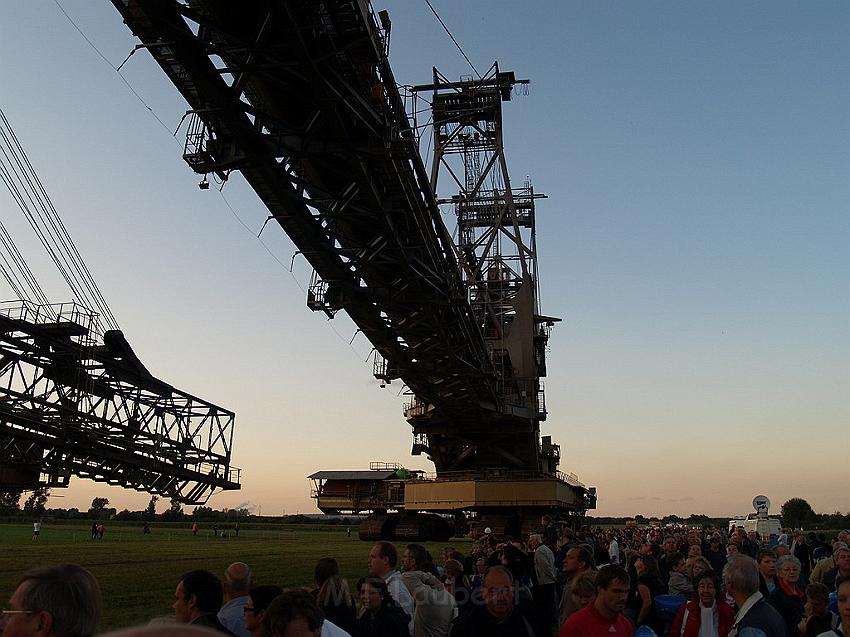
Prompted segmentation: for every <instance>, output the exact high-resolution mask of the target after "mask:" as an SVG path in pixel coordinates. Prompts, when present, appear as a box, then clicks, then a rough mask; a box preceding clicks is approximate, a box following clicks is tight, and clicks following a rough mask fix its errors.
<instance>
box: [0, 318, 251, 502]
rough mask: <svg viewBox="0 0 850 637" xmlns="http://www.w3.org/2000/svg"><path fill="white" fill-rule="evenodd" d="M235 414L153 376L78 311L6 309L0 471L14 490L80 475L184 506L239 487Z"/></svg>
mask: <svg viewBox="0 0 850 637" xmlns="http://www.w3.org/2000/svg"><path fill="white" fill-rule="evenodd" d="M234 419H235V415H234V413H233V412H231V411H228V410H225V409H222V408H221V407H217V406H216V405H213V404H211V403H209V402H206V401H204V400H201V399H199V398H197V397H195V396H191V395H189V394H187V393H185V392H181V391H179V390H177V389H175V388H174V387H172V386H170V385H168V384H166V383H164V382H162V381H160V380H158V379H156V378H154V377H153V376H152V375H151V374H150V373H149V372H148V371H147V370H146V369H145V368H144V367H143V366H142V364H141V363H140V362H139V361H138V359H137V358H136V357H135V354H134V353H133V351H132V349H131V348H130V346H129V345H128V344H127V342H126V340H124V337H123V335H122V334H121V332H118V331H115V330H112V331H106V332H104V333H101V332H100V329H99V325H98V320H97V315H95V314H92V313H90V312H87V311H86V310H84V309H82V308H81V307H80V306H78V305H76V304H64V305H54V306H51V307H50V308H45V307H44V306H38V305H33V304H31V303H27V302H17V303H14V304H11V303H5V304H2V305H0V472H2V476H0V478H2V480H0V482H2V483H3V484H4V486H5V487H6V488H15V487H18V488H33V487H34V486H36V485H39V484H40V485H44V486H53V487H56V486H58V487H64V486H67V485H68V482H69V480H70V477H71V475H76V476H80V477H84V478H89V479H92V480H95V481H99V482H107V483H109V484H113V485H118V486H122V487H127V488H132V489H137V490H139V491H147V492H149V493H155V494H160V495H163V496H166V497H169V498H174V499H176V500H179V501H181V502H185V503H197V502H204V501H205V500H206V499H207V498H208V497H209V495H210V494H211V493H212V491H213V490H214V489H216V488H221V489H238V488H239V470H238V469H235V468H233V467H231V466H230V450H231V444H232V438H233V425H234Z"/></svg>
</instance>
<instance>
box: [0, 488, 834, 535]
mask: <svg viewBox="0 0 850 637" xmlns="http://www.w3.org/2000/svg"><path fill="white" fill-rule="evenodd" d="M48 496H49V493H48V491H47V489H44V488H41V489H36V490H35V491H32V492H31V493H30V495H29V496H28V497H27V498H26V500H24V503H23V505H21V499H22V498H23V493H22V492H21V491H0V517H4V518H16V517H21V518H33V517H50V518H53V519H56V520H76V519H80V520H119V521H126V522H144V521H148V522H153V521H155V520H160V521H163V522H183V521H198V522H218V523H223V524H226V523H235V522H237V521H247V520H249V519H251V520H252V521H260V520H261V521H263V522H270V523H286V524H340V525H350V524H357V523H358V521H359V519H358V518H357V517H353V518H323V517H311V516H306V515H300V514H296V515H284V516H266V517H257V516H254V515H253V514H252V513H251V511H250V510H249V509H247V508H235V509H234V508H226V509H213V508H212V507H208V506H196V507H194V509H193V510H192V511H191V512H190V513H186V512H185V511H184V510H183V505H182V504H180V502H178V501H177V500H174V499H172V500H171V501H170V503H169V506H168V509H166V510H165V511H163V512H162V513H157V512H156V508H157V503H158V502H159V499H160V498H159V497H158V496H155V495H154V496H151V499H150V500H149V501H148V504H147V506H146V507H145V509H144V510H142V511H130V510H128V509H122V510H121V511H118V510H117V509H115V508H110V507H109V499H108V498H94V499H93V500H92V503H91V506H90V507H89V508H88V510H85V511H81V510H79V509H77V508H76V507H73V508H70V509H47V508H45V505H46V503H47V498H48ZM781 518H782V525H783V526H786V527H792V528H806V529H846V528H850V512H848V513H847V514H842V513H841V512H839V511H836V512H835V513H815V511H814V510H813V509H812V507H811V505H809V503H808V502H806V500H804V499H803V498H791V499H790V500H788V501H786V502H785V503H784V504H783V505H782V508H781ZM584 520H585V522H584V523H585V524H589V525H592V526H595V525H615V526H624V525H625V524H626V523H627V522H629V521H632V520H634V521H635V522H637V523H638V524H639V525H640V526H647V525H650V524H658V525H660V526H664V525H666V524H687V525H688V526H699V527H704V526H711V527H721V528H726V527H727V525H728V524H729V518H728V517H721V518H717V517H709V516H707V515H703V514H701V513H692V514H691V515H689V516H688V517H681V516H678V515H665V516H664V517H661V518H658V517H646V516H643V515H640V514H636V515H634V516H622V517H597V516H586V517H585V518H584Z"/></svg>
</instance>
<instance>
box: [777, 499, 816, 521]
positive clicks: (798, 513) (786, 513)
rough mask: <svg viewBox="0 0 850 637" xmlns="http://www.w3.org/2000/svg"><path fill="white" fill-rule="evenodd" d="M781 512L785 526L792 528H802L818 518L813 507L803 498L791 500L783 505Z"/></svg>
mask: <svg viewBox="0 0 850 637" xmlns="http://www.w3.org/2000/svg"><path fill="white" fill-rule="evenodd" d="M781 511H782V524H783V526H790V527H792V528H802V527H804V526H806V525H807V524H808V523H809V522H814V520H815V518H816V516H815V512H814V510H813V509H812V507H811V505H810V504H809V503H808V502H806V501H805V500H804V499H803V498H791V499H790V500H788V501H787V502H785V504H783V505H782V510H781Z"/></svg>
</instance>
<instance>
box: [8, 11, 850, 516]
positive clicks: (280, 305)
mask: <svg viewBox="0 0 850 637" xmlns="http://www.w3.org/2000/svg"><path fill="white" fill-rule="evenodd" d="M432 3H433V4H434V6H435V7H436V8H437V10H438V11H439V12H440V14H441V16H442V18H443V19H444V21H445V22H446V23H447V24H448V25H449V28H450V29H451V31H452V33H453V34H454V35H455V37H456V38H457V39H458V41H459V42H460V43H461V45H462V47H463V48H464V50H465V52H466V53H467V55H468V56H469V57H470V59H472V61H473V62H474V64H475V65H476V66H477V67H478V68H479V70H484V69H485V68H487V67H488V66H489V65H490V64H491V63H492V62H493V61H494V60H498V61H499V64H500V66H501V68H502V69H510V70H514V71H515V72H516V73H517V75H518V77H527V78H529V79H530V80H531V87H530V94H529V95H528V96H517V97H515V98H514V100H513V101H512V102H511V103H510V104H508V105H507V106H506V135H507V142H506V143H507V150H508V160H509V164H510V168H511V171H512V177H513V180H514V182H520V181H522V180H523V179H524V177H525V176H526V175H529V176H530V177H531V179H532V180H533V182H534V185H535V188H536V189H537V190H539V191H542V192H545V193H546V194H547V195H548V196H549V199H547V200H545V201H543V202H541V203H540V205H539V206H538V229H539V237H538V249H539V255H540V265H541V286H542V304H543V310H544V312H545V313H547V314H550V315H555V316H561V317H563V318H564V322H563V323H562V324H559V325H558V326H557V327H556V329H555V331H554V333H553V337H552V339H551V341H550V344H551V354H550V360H549V365H548V368H549V378H548V379H547V380H546V383H547V390H548V395H547V406H548V408H549V414H550V415H549V419H548V420H547V422H546V423H545V426H544V434H552V435H553V437H554V438H555V440H556V441H557V442H560V443H561V445H562V450H563V454H562V455H563V458H564V461H563V468H564V469H565V470H567V471H574V472H575V473H577V474H578V475H579V477H580V478H581V479H582V480H583V481H585V482H586V483H587V484H593V485H596V486H597V487H598V488H599V493H600V507H599V513H601V514H631V513H637V512H642V513H646V514H653V513H662V514H663V513H679V514H689V513H692V512H697V511H700V512H706V513H709V514H724V513H730V514H731V513H742V512H745V511H747V510H749V508H750V501H751V499H752V497H753V496H754V495H755V494H756V493H765V494H767V495H768V496H769V497H770V498H771V500H772V501H773V502H775V503H781V502H783V501H784V500H786V499H788V498H789V497H794V496H800V497H804V498H806V499H808V500H809V501H810V502H811V503H812V505H813V506H814V508H815V510H818V511H832V510H835V509H841V510H842V511H845V512H846V511H847V510H848V506H850V502H848V499H847V496H846V493H847V470H846V467H847V452H848V449H850V433H848V432H850V426H848V424H849V423H850V337H848V330H847V325H848V324H850V307H849V306H848V305H850V303H849V302H848V298H850V296H849V295H848V292H850V268H848V256H847V254H848V245H850V221H848V207H850V206H848V204H849V203H850V114H848V113H850V111H848V108H847V105H848V103H850V43H848V37H847V34H848V33H850V5H848V4H847V3H845V2H816V3H805V4H804V3H795V2H772V3H752V2H713V3H704V4H700V5H697V4H695V3H679V2H662V1H657V2H630V3H626V2H571V1H565V2H542V1H541V2H535V3H527V4H526V5H524V6H521V7H520V6H519V5H517V4H516V3H508V2H492V1H491V2H485V1H483V0H480V1H479V0H468V1H466V2H463V3H455V2H452V3H449V2H445V1H442V0H432ZM61 6H62V7H63V8H64V9H65V10H66V11H67V12H68V14H69V15H70V16H71V17H72V18H73V19H74V21H75V22H76V23H77V24H78V25H79V27H80V29H81V30H82V31H83V32H84V33H85V35H86V36H87V37H88V38H89V40H91V42H92V43H93V44H94V45H95V46H96V47H97V48H98V49H99V50H100V51H101V52H102V53H103V55H104V56H105V57H106V58H107V59H108V60H109V61H110V63H111V64H112V66H117V65H118V64H119V63H120V62H121V61H122V60H123V59H124V58H125V57H126V55H127V54H128V53H129V51H130V49H131V48H132V46H133V45H134V44H135V42H134V41H133V39H132V37H131V36H130V33H129V31H128V30H127V29H126V27H124V25H123V24H122V23H121V20H120V17H119V16H118V14H117V12H115V10H114V9H113V8H112V7H111V5H109V3H107V2H102V3H96V2H91V1H83V0H61ZM375 8H376V9H382V8H387V9H388V10H389V11H390V15H391V18H392V20H393V33H392V48H391V62H392V65H393V68H394V72H395V75H396V79H397V80H398V81H399V82H401V83H406V84H414V83H421V82H427V81H429V80H430V76H431V66H432V65H434V66H437V67H438V68H439V69H440V70H441V71H442V72H443V73H444V74H445V75H446V76H448V77H458V76H460V75H462V74H469V73H470V72H471V71H470V69H469V68H468V66H467V65H466V63H465V62H464V60H463V59H462V57H461V56H460V54H459V53H458V52H457V50H456V49H455V48H454V45H453V44H452V43H451V41H450V40H449V39H448V37H447V36H446V34H445V32H444V31H443V30H442V27H440V25H439V24H438V23H437V21H436V20H435V19H434V17H433V15H432V14H431V12H430V10H429V9H428V7H427V5H426V4H425V2H424V0H423V1H422V2H420V1H418V0H416V1H414V0H404V1H402V0H395V1H393V2H385V3H378V4H376V5H375ZM0 61H2V63H1V64H0V87H2V89H0V106H1V107H2V108H3V109H4V111H5V112H6V115H7V117H8V118H9V119H10V121H11V122H12V124H13V126H14V127H15V130H16V132H17V133H18V136H19V138H20V139H21V141H22V143H23V144H24V146H25V147H26V149H27V152H28V153H29V155H30V159H31V160H32V161H33V164H34V165H35V166H36V168H37V169H38V171H39V174H40V175H41V177H42V180H43V181H44V182H45V186H46V187H47V189H48V191H49V192H50V194H51V196H52V198H53V201H54V203H55V204H56V207H57V208H58V209H59V211H60V213H61V214H62V215H63V219H64V221H65V223H66V225H67V226H68V227H69V230H70V232H71V233H72V236H74V238H75V240H76V241H77V244H78V246H79V247H80V250H81V252H82V253H83V255H84V257H85V258H86V260H87V262H88V264H89V267H90V268H91V270H92V271H93V273H94V275H95V278H96V279H97V280H98V282H99V284H100V285H101V288H102V290H103V292H104V294H105V295H106V297H107V299H108V300H109V302H110V305H111V307H112V309H113V311H114V312H115V314H116V315H117V316H118V319H119V322H120V323H121V325H122V327H123V329H124V330H125V333H126V334H127V336H128V338H129V339H130V342H131V343H133V345H134V347H135V348H136V350H137V352H138V353H139V354H140V356H141V357H142V359H143V360H144V361H145V362H146V364H147V365H148V366H149V368H150V369H151V370H152V371H154V373H156V374H158V375H159V376H161V377H163V378H164V379H166V380H168V381H170V382H173V383H174V384H176V385H178V386H180V387H181V388H183V389H186V390H187V391H190V392H192V393H195V394H198V395H201V396H203V397H205V398H208V399H210V400H213V401H215V402H218V403H220V404H222V405H225V406H227V407H229V408H231V409H234V410H235V411H236V412H237V414H238V420H237V434H236V440H235V464H237V465H239V466H242V467H244V474H243V475H244V479H243V483H244V487H243V491H242V492H241V493H235V494H222V495H219V496H216V498H214V499H213V500H212V502H211V504H212V505H213V506H233V505H236V504H244V503H249V504H251V505H260V506H262V508H263V511H264V512H269V513H272V512H275V513H277V512H281V511H283V510H286V511H288V512H291V511H295V510H300V511H312V510H313V509H312V504H311V501H310V500H309V492H308V485H307V482H306V480H305V479H304V476H306V475H307V474H308V473H310V472H312V471H314V470H316V469H330V468H351V469H354V468H365V467H366V466H367V465H368V462H369V461H370V460H385V461H401V462H406V463H408V464H409V465H410V466H411V467H415V468H425V469H428V468H430V465H429V464H428V463H427V462H426V461H423V460H422V459H411V458H409V455H408V454H409V450H410V437H409V428H408V426H407V425H406V423H405V422H404V420H403V418H402V416H401V398H399V397H397V396H396V393H397V391H398V388H395V389H393V387H392V386H391V387H390V388H387V389H385V390H381V389H379V388H378V383H377V382H376V381H374V380H373V379H372V378H371V374H370V371H371V369H370V366H369V365H368V364H367V363H365V362H364V361H365V360H366V358H367V356H368V352H369V349H370V347H369V345H368V344H367V343H366V342H365V340H363V339H362V337H357V338H355V340H354V342H353V343H352V345H351V346H349V345H348V341H349V340H350V339H351V337H352V335H353V334H354V327H353V326H352V325H351V324H350V323H348V322H346V320H345V319H344V318H338V319H336V320H335V321H334V322H333V323H328V322H327V321H325V320H324V318H323V317H322V316H321V315H314V314H312V313H310V312H309V311H308V310H307V309H306V308H305V306H304V293H303V290H302V288H304V287H306V285H307V281H308V276H309V271H308V270H307V268H306V267H304V264H303V262H300V261H299V260H298V259H296V262H295V268H294V271H293V272H292V274H290V273H289V271H288V269H289V268H288V266H289V262H290V259H291V257H292V253H293V252H294V248H293V247H292V245H291V243H290V242H289V241H288V239H286V238H285V237H284V236H282V235H281V233H280V231H278V230H277V228H276V227H274V226H271V225H270V226H269V227H268V228H267V229H266V231H265V232H264V234H263V239H264V240H265V242H266V245H267V246H268V248H269V250H270V251H271V252H272V253H273V254H274V255H275V256H276V257H277V259H279V260H280V262H281V263H283V264H284V266H281V264H280V263H278V262H277V261H276V260H275V259H274V258H272V257H271V256H270V255H269V253H268V252H266V250H265V248H264V246H263V245H261V244H260V243H259V242H258V241H257V240H256V238H255V237H253V236H252V234H251V233H250V232H248V231H247V230H246V229H245V228H244V227H243V226H242V225H241V223H240V221H238V220H237V219H236V218H235V217H234V214H233V213H232V212H231V211H230V210H229V209H228V207H227V206H226V204H225V203H224V200H223V199H222V198H221V197H220V196H219V195H218V194H217V193H216V192H215V190H214V189H212V190H210V191H205V192H202V191H199V190H198V188H197V186H196V184H197V181H198V178H197V176H195V175H194V174H193V173H191V171H190V170H189V169H188V168H187V167H186V166H185V164H184V163H183V162H182V160H181V158H180V154H181V151H182V146H181V145H180V144H178V143H177V142H176V141H175V140H174V139H173V138H171V136H170V133H169V132H167V131H166V129H169V130H170V131H173V130H174V129H175V128H177V124H178V122H179V121H180V117H181V116H182V114H183V111H184V110H185V108H186V107H185V105H184V104H182V103H181V101H180V98H179V96H178V94H177V92H176V90H175V89H174V88H173V87H172V86H171V85H170V83H168V81H167V80H166V79H165V76H164V74H162V73H161V72H160V71H159V70H158V68H157V67H155V66H154V65H153V63H152V62H151V60H150V58H149V56H147V54H146V53H145V52H144V51H141V52H139V53H137V54H136V55H134V56H133V58H131V60H130V61H129V62H128V63H127V64H126V65H125V67H124V69H123V73H124V75H125V77H126V79H127V81H128V82H129V84H130V85H131V86H132V87H133V89H134V90H135V91H136V92H137V93H138V94H139V95H140V96H141V98H142V99H143V100H144V102H145V103H146V104H147V105H148V106H149V107H150V109H151V110H150V111H149V110H147V109H146V107H145V106H144V105H143V104H142V103H141V102H140V100H139V99H138V98H137V97H136V96H134V95H133V93H132V92H131V91H130V89H129V88H128V87H127V86H126V85H125V84H124V83H123V82H122V80H121V78H119V77H118V75H117V74H116V73H115V71H114V70H113V69H112V68H110V66H109V65H107V64H106V63H105V62H104V61H103V60H102V59H101V58H100V57H99V56H98V54H97V53H96V52H95V51H94V50H93V48H92V46H90V45H89V44H88V43H87V42H86V41H85V40H84V39H83V37H82V36H81V35H80V34H79V33H78V32H77V31H76V30H75V29H74V27H73V26H72V25H71V23H70V22H69V21H68V20H67V19H66V18H65V16H64V15H63V14H62V12H61V11H60V9H59V8H58V6H57V5H56V4H55V3H54V2H48V1H46V0H45V1H41V2H24V1H22V0H11V1H10V2H5V3H3V4H2V6H0ZM151 112H153V113H155V114H156V116H157V117H159V118H160V119H161V120H162V122H164V124H165V126H163V125H162V124H160V123H159V122H158V121H157V120H156V119H155V118H154V117H153V116H152V114H151ZM224 194H225V196H226V197H227V200H228V201H229V202H230V204H231V205H232V207H233V208H234V210H235V211H236V214H238V216H239V218H240V219H241V220H242V222H244V223H245V224H246V225H247V226H248V227H249V228H250V229H251V230H252V231H253V232H254V233H256V232H257V231H258V230H259V228H260V227H261V225H262V223H263V220H264V218H265V213H264V212H263V210H262V209H261V207H260V205H259V204H258V202H257V199H256V197H254V196H253V194H252V193H251V192H250V191H249V190H248V189H247V188H245V187H244V185H243V184H241V183H240V180H239V179H234V180H232V181H231V182H230V183H229V184H228V185H227V187H226V188H225V190H224ZM441 194H451V193H441ZM0 206H2V214H3V221H4V223H7V226H9V227H10V230H11V231H13V232H14V234H15V238H16V240H18V243H19V244H20V245H21V247H22V249H24V250H25V252H26V253H27V254H28V255H32V259H31V260H32V261H33V263H34V267H35V268H37V269H38V271H39V272H40V275H41V278H42V281H43V284H44V285H45V287H46V288H48V291H49V296H50V297H51V298H52V299H53V300H56V301H59V300H65V299H67V298H68V297H69V292H68V291H67V290H63V289H62V287H61V286H60V285H59V283H60V281H59V278H58V275H56V274H55V273H53V272H51V271H50V268H49V267H48V264H47V260H46V258H45V257H43V256H42V255H41V253H40V252H39V251H38V248H37V247H36V246H32V245H31V244H32V241H31V240H30V239H29V237H28V236H27V235H26V233H25V232H24V229H23V228H22V227H21V228H20V231H19V232H16V231H15V226H22V221H21V218H20V217H21V216H20V213H19V212H18V211H17V209H15V208H14V207H13V204H12V202H11V199H10V198H9V197H8V196H7V195H5V194H2V195H0ZM7 219H8V221H7ZM447 220H448V218H447ZM9 294H10V293H9V292H8V291H7V293H6V295H7V296H8V295H9ZM102 494H106V495H107V497H109V498H110V499H111V500H112V501H113V503H117V504H119V506H129V507H142V506H143V505H144V502H145V501H146V499H147V498H146V496H144V495H143V494H142V495H138V494H129V493H125V492H121V491H119V490H113V489H109V488H107V487H104V486H101V485H94V484H91V483H86V482H84V481H77V482H76V483H75V484H74V486H73V487H72V488H71V489H69V490H68V491H67V492H66V493H65V494H64V495H65V496H66V497H65V499H64V500H55V501H54V502H55V504H56V505H57V506H59V505H62V504H65V505H66V506H67V505H77V506H82V505H86V506H87V505H88V502H89V501H90V500H91V498H92V497H94V496H95V495H102Z"/></svg>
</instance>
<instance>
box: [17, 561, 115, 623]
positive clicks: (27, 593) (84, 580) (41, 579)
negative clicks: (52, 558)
mask: <svg viewBox="0 0 850 637" xmlns="http://www.w3.org/2000/svg"><path fill="white" fill-rule="evenodd" d="M99 616H100V588H99V587H98V585H97V580H95V578H94V576H93V575H92V574H91V573H89V572H88V571H87V570H86V569H84V568H83V567H82V566H77V565H76V564H60V565H58V566H48V567H46V568H39V569H35V570H32V571H29V572H28V573H26V574H25V575H24V576H23V577H22V578H21V581H20V582H19V583H18V587H17V588H16V589H15V592H14V593H12V596H11V597H10V598H9V603H8V604H7V606H6V608H4V609H3V611H2V618H0V634H2V635H3V637H66V636H75V637H89V636H90V635H94V631H95V629H96V627H97V621H98V618H99Z"/></svg>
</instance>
